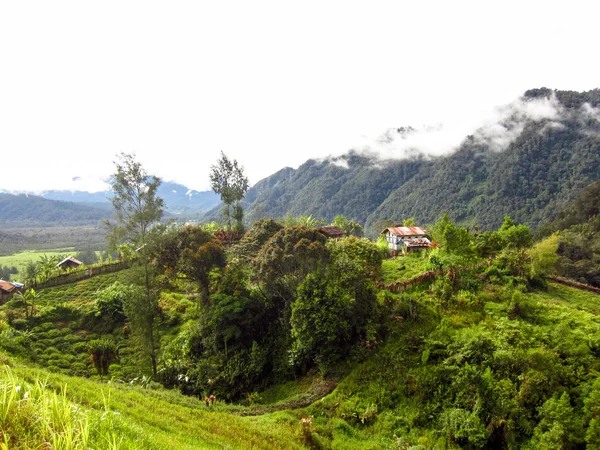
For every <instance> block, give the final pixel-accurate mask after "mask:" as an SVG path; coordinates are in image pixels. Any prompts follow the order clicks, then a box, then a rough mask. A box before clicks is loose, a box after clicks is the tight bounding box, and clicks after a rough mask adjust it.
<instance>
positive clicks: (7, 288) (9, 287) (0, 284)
mask: <svg viewBox="0 0 600 450" xmlns="http://www.w3.org/2000/svg"><path fill="white" fill-rule="evenodd" d="M0 289H1V290H3V291H4V292H8V293H11V292H12V291H14V290H15V289H18V288H17V287H16V286H15V285H14V284H12V283H11V282H9V281H3V280H0Z"/></svg>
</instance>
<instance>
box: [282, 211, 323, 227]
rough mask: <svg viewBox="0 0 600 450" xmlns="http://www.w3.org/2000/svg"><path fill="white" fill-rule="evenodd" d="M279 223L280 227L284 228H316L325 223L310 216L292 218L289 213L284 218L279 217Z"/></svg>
mask: <svg viewBox="0 0 600 450" xmlns="http://www.w3.org/2000/svg"><path fill="white" fill-rule="evenodd" d="M279 222H280V223H281V225H282V227H286V228H291V227H299V226H305V227H310V228H316V227H320V226H323V225H325V221H324V220H323V219H319V218H317V217H314V216H312V215H308V216H307V215H303V216H292V214H291V213H289V212H288V213H287V214H286V215H285V216H283V217H280V218H279Z"/></svg>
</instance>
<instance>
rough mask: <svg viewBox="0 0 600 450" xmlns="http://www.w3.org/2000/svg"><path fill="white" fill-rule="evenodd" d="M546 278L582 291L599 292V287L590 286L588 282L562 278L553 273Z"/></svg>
mask: <svg viewBox="0 0 600 450" xmlns="http://www.w3.org/2000/svg"><path fill="white" fill-rule="evenodd" d="M548 279H549V280H550V281H554V282H555V283H559V284H564V285H565V286H570V287H573V288H576V289H581V290H584V291H589V292H593V293H595V294H600V289H599V288H597V287H594V286H590V285H589V284H585V283H578V282H577V281H573V280H569V279H567V278H563V277H557V276H554V275H551V276H549V277H548Z"/></svg>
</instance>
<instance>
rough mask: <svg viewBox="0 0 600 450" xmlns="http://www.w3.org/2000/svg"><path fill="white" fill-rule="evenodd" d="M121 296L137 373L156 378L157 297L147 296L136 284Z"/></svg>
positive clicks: (154, 294) (153, 294) (154, 295)
mask: <svg viewBox="0 0 600 450" xmlns="http://www.w3.org/2000/svg"><path fill="white" fill-rule="evenodd" d="M142 276H143V274H142ZM123 295H124V297H125V301H124V303H123V311H124V313H125V317H126V318H127V322H128V323H129V325H130V328H131V335H130V337H129V339H130V340H131V347H133V349H134V353H135V358H136V360H137V372H138V373H140V374H146V375H147V374H149V373H152V374H153V375H154V376H156V370H157V368H156V366H157V356H156V350H157V344H158V342H157V339H156V331H155V329H154V328H155V324H156V323H155V322H156V318H157V316H158V300H157V295H156V293H151V294H150V295H147V293H146V291H145V289H144V288H142V287H140V286H139V285H138V284H132V285H130V286H128V287H127V288H126V290H125V292H124V293H123Z"/></svg>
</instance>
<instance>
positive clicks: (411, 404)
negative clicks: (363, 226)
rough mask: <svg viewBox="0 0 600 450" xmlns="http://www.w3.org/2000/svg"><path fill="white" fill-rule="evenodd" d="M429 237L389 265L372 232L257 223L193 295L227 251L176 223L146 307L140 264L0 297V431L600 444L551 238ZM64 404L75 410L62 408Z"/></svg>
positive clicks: (14, 434) (127, 443) (193, 438)
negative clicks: (332, 232) (425, 245)
mask: <svg viewBox="0 0 600 450" xmlns="http://www.w3.org/2000/svg"><path fill="white" fill-rule="evenodd" d="M431 232H432V235H433V237H434V238H435V240H436V241H437V242H438V243H439V245H440V247H439V248H436V249H432V250H430V251H427V252H425V253H421V254H414V255H411V256H406V257H399V258H396V259H387V260H385V261H383V256H384V255H383V251H382V249H381V248H380V247H378V246H377V245H376V244H373V243H371V242H369V241H367V240H364V239H357V238H354V237H346V238H342V239H338V240H326V239H325V238H324V237H323V235H321V234H320V233H318V232H317V231H316V230H314V229H310V228H308V227H304V226H296V227H288V228H283V227H282V226H281V225H277V224H275V223H273V222H272V221H263V222H259V223H257V224H255V226H254V227H253V228H252V229H251V230H250V231H249V233H247V234H246V235H245V236H244V237H243V238H242V241H241V242H240V243H239V244H238V245H237V246H236V247H234V248H231V249H229V250H227V253H226V256H227V258H228V262H227V265H219V266H215V267H213V269H211V275H210V279H209V280H208V281H209V285H208V289H209V291H208V297H203V295H202V293H201V291H199V287H200V285H199V284H198V283H202V282H203V281H202V280H203V279H202V278H201V276H202V275H201V273H200V272H197V271H198V270H200V269H201V268H204V269H206V268H207V267H208V266H206V264H207V261H208V259H207V258H208V253H207V252H209V251H210V252H213V257H215V255H218V254H219V252H222V251H223V249H221V248H220V244H219V243H218V242H217V241H216V240H215V238H214V237H213V236H212V235H210V234H209V233H207V232H205V231H203V230H201V229H200V228H198V227H185V228H181V229H177V228H175V229H172V230H169V231H167V232H165V234H164V235H162V237H161V239H160V240H159V243H158V245H157V247H156V248H155V249H151V248H149V247H147V248H146V250H147V251H149V252H150V251H151V253H150V254H152V255H153V256H152V258H151V259H150V261H151V262H150V265H149V266H148V267H149V270H152V279H153V281H152V285H153V286H156V288H158V290H157V291H156V294H151V295H157V296H158V297H157V298H156V302H157V303H156V308H157V309H156V311H155V312H152V310H151V309H149V306H151V303H149V302H148V298H147V297H145V295H143V290H142V291H140V287H139V286H143V282H142V284H141V285H140V284H139V283H140V282H141V281H140V278H139V276H140V274H142V273H143V270H144V266H143V265H141V266H138V267H136V266H135V265H134V266H133V267H132V268H130V269H127V270H123V271H121V272H117V273H112V274H107V275H99V276H96V277H92V278H89V279H87V280H84V281H80V282H77V283H71V284H65V285H62V286H57V287H54V288H48V289H42V290H40V291H39V292H37V293H35V299H34V300H32V299H31V298H29V297H27V298H24V299H21V298H18V297H15V298H13V299H12V300H10V301H9V302H8V303H6V304H4V305H2V306H1V307H0V351H1V352H2V353H3V354H4V355H5V356H3V357H2V361H1V362H4V363H6V362H7V361H8V362H10V363H11V364H12V367H13V368H12V369H11V370H10V371H9V370H8V369H6V368H4V369H3V371H2V372H0V378H1V379H2V380H3V382H2V383H0V386H2V387H3V389H4V390H5V392H4V394H3V393H2V392H1V391H0V395H3V396H4V397H3V398H5V399H10V400H6V401H5V402H4V403H3V404H4V405H5V406H4V408H5V409H4V411H5V414H4V416H1V415H0V418H2V417H4V419H2V420H3V422H2V423H3V425H2V430H3V431H2V433H3V435H2V436H3V437H2V438H3V439H4V442H6V443H7V444H8V445H9V448H35V447H36V446H39V445H41V443H42V442H55V441H56V442H57V440H60V439H63V440H65V441H67V442H68V443H69V445H72V446H71V447H61V446H60V445H55V448H86V447H92V448H162V449H164V448H173V449H180V448H332V449H347V448H353V449H354V448H357V449H360V448H365V449H372V448H377V449H378V448H413V447H416V448H426V449H428V448H442V449H455V448H532V449H533V448H536V449H537V448H578V447H581V446H583V445H585V444H586V443H589V444H593V443H595V442H597V441H598V439H600V432H599V431H598V429H599V428H598V427H599V426H598V419H597V417H599V415H600V401H598V399H600V365H599V364H598V361H599V360H598V357H599V356H600V334H599V331H598V330H600V317H599V314H600V302H599V301H598V300H599V298H600V297H598V295H597V294H595V293H591V292H586V291H580V290H576V289H573V288H571V287H566V286H563V285H560V284H555V283H548V282H547V281H546V278H545V277H546V275H547V274H549V273H551V272H552V270H553V267H554V264H555V263H556V261H557V256H556V251H557V248H558V244H559V240H558V238H557V237H556V236H550V237H548V238H546V239H545V240H543V241H540V242H537V243H535V244H533V245H532V243H531V236H530V232H529V229H528V228H527V227H525V226H523V225H515V224H514V222H513V221H512V220H510V218H506V219H505V220H504V222H503V224H502V226H501V227H500V228H499V229H498V230H497V231H494V232H485V233H477V234H474V233H473V232H469V231H468V230H466V229H465V228H460V227H458V226H456V225H455V224H453V223H452V222H451V221H450V220H449V219H448V218H444V219H443V220H441V221H439V222H438V223H436V225H435V226H434V227H433V228H432V230H431ZM196 246H198V247H196ZM193 248H197V250H198V251H197V252H194V251H191V250H192V249H193ZM215 261H220V260H219V259H218V258H217V259H216V260H215ZM198 263H199V264H200V266H198V265H197V264H198ZM219 264H222V262H221V263H219ZM192 267H195V269H194V270H195V271H196V272H194V271H192V270H191V268H192ZM163 270H164V271H163ZM185 274H187V276H182V275H185ZM195 274H196V275H195ZM32 303H33V306H34V307H33V308H32V307H31V306H32V305H31V304H32ZM26 304H27V305H28V306H27V307H26ZM132 305H134V308H136V309H135V310H133V309H132ZM148 311H150V313H152V314H154V316H153V319H152V322H141V321H140V318H148V317H149V316H148ZM144 320H145V319H144ZM148 324H150V325H151V327H152V328H151V330H152V333H153V334H152V336H153V340H150V338H149V335H148V334H143V333H142V332H144V333H149V332H150V331H149V330H150V329H149V328H148ZM144 330H146V331H144ZM148 346H153V348H154V355H155V357H156V364H157V369H158V370H157V371H156V374H153V370H152V364H151V358H152V353H151V352H150V350H151V348H149V347H148ZM6 355H7V356H6ZM72 376H75V377H74V378H72ZM65 385H66V390H64V389H65V388H64V386H65ZM16 386H21V387H20V388H18V389H17V387H16ZM24 392H29V394H28V396H27V398H26V397H24V395H25V394H24ZM211 395H214V396H215V397H216V399H215V401H214V402H213V403H211V401H210V399H209V398H208V397H209V396H211ZM205 397H207V400H206V401H203V400H202V399H204V398H205ZM67 399H68V400H69V401H70V402H72V403H73V404H74V405H77V406H73V407H71V406H70V407H69V408H68V409H66V410H65V409H64V405H65V402H66V400H67ZM60 405H63V409H61V407H60ZM45 411H46V412H45ZM47 411H51V412H47ZM0 413H2V409H1V408H0ZM30 417H40V419H39V420H38V419H35V420H34V421H33V422H34V423H36V424H38V423H41V424H44V425H43V426H40V427H38V426H37V425H36V426H29V425H27V424H28V423H29V422H28V420H29V419H28V418H30ZM0 442H2V441H1V440H0ZM61 445H62V444H61Z"/></svg>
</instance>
